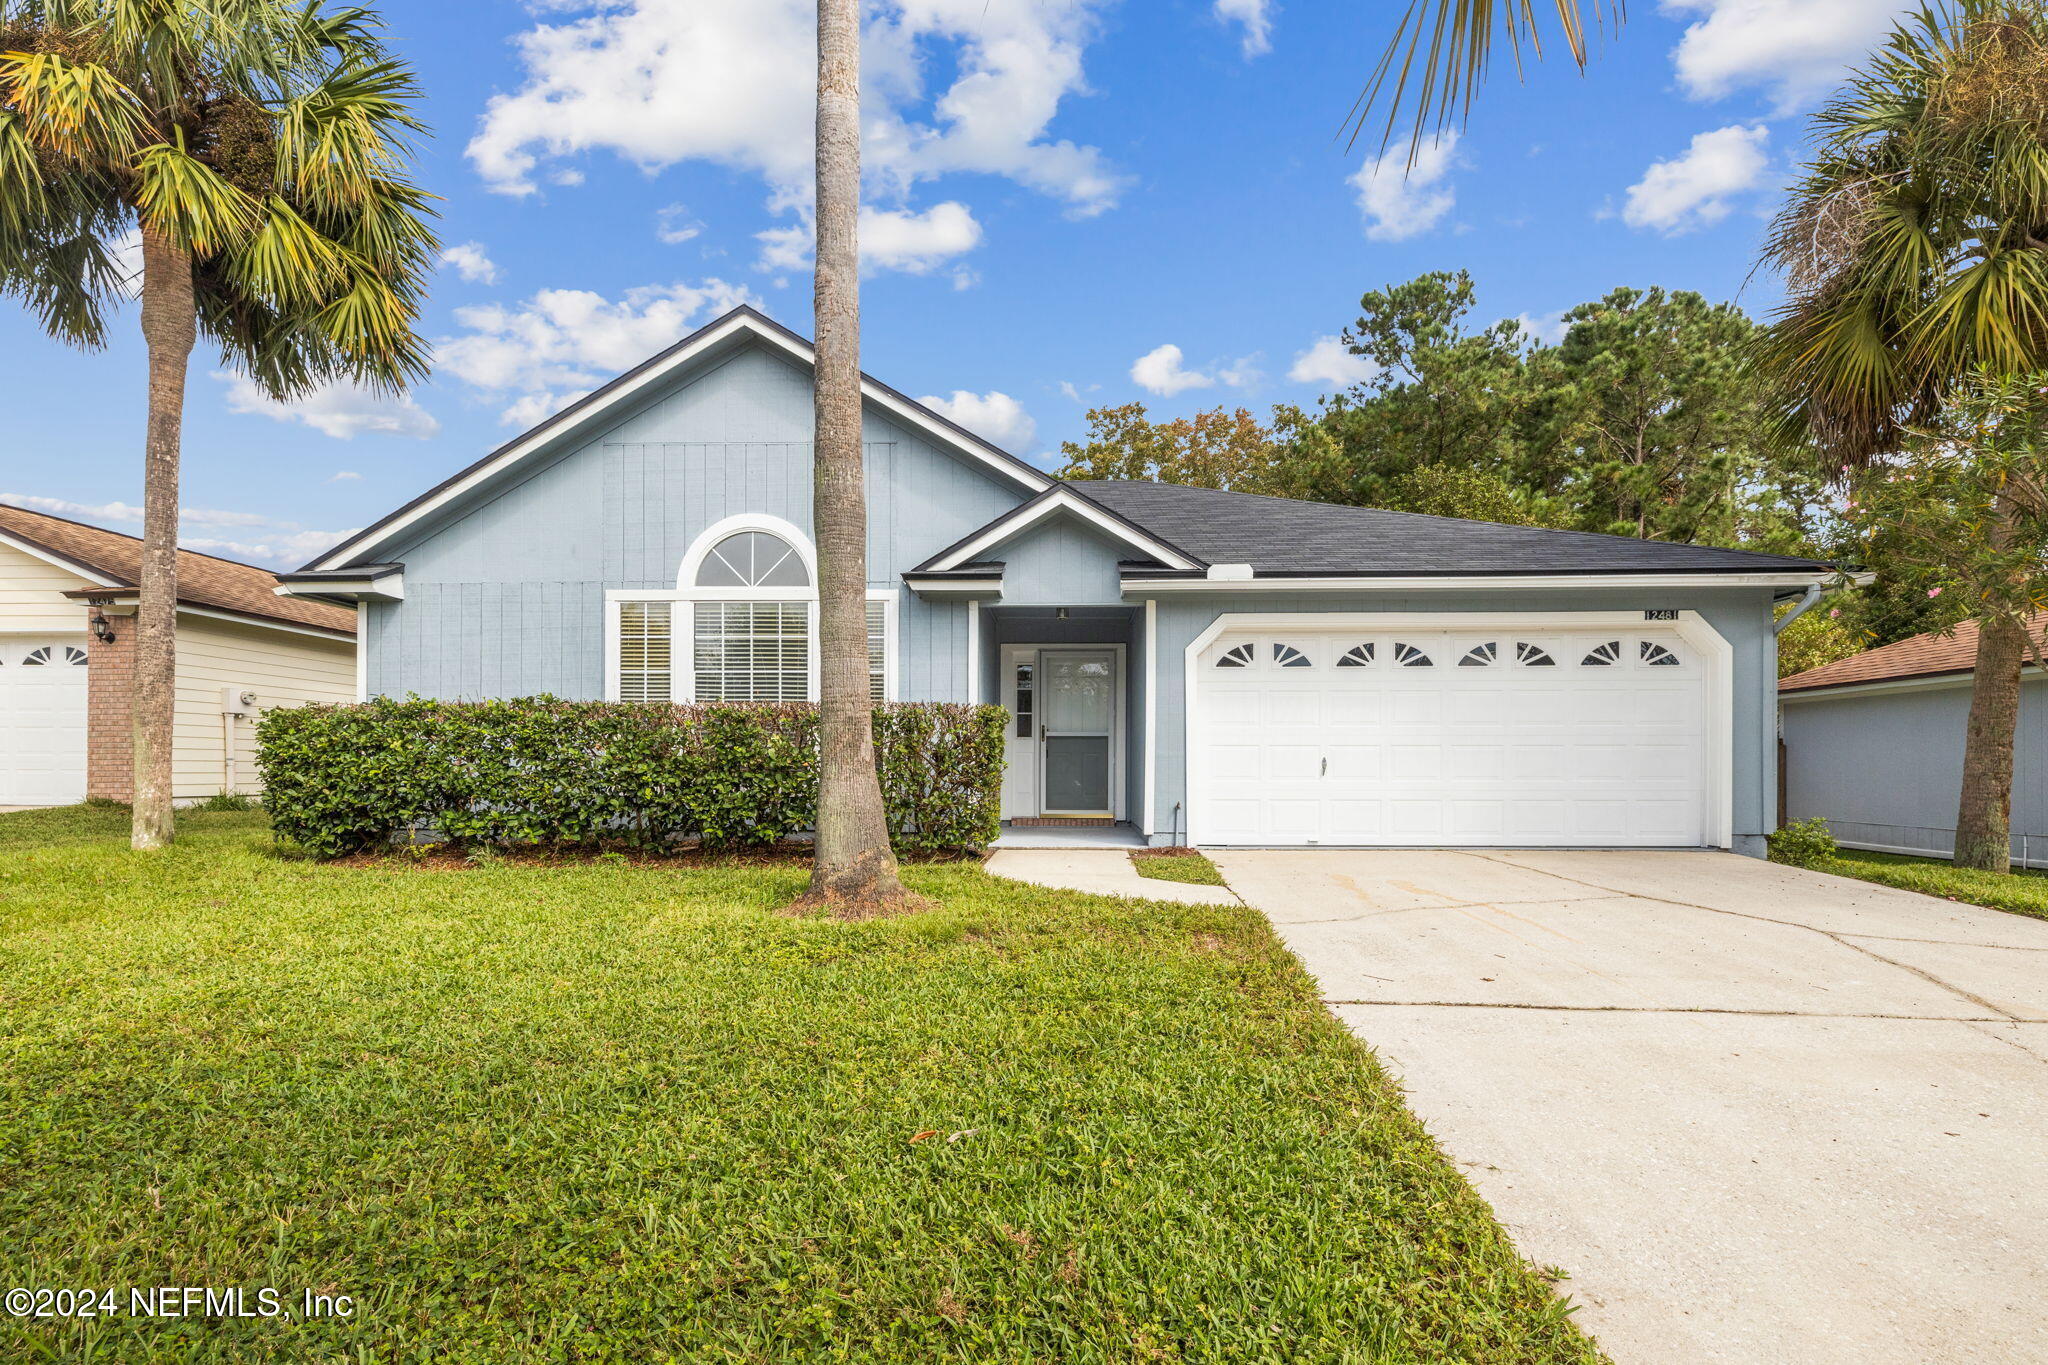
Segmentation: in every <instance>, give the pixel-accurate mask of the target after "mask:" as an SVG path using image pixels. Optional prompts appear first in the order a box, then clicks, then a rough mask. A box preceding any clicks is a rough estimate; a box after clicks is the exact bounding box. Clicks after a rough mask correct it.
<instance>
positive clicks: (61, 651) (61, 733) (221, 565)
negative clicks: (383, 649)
mask: <svg viewBox="0 0 2048 1365" xmlns="http://www.w3.org/2000/svg"><path fill="white" fill-rule="evenodd" d="M141 562H142V542H141V541H140V540H137V539H136V538H135V537H133V536H124V535H121V534H120V533H118V532H115V531H106V530H102V529H100V528H99V527H97V526H85V525H82V524H80V523H78V522H75V521H66V520H64V519H63V518H62V517H52V516H46V515H44V514H43V513H41V512H29V511H24V510H23V509H21V508H19V507H7V506H0V806H56V805H67V804H69V803H71V802H74V801H82V800H84V799H85V798H86V797H87V796H99V797H107V798H110V799H112V800H117V801H126V800H128V799H129V797H130V795H131V794H132V792H133V781H134V760H133V757H132V754H133V735H132V724H133V711H132V708H131V705H130V703H131V699H132V692H131V689H132V686H133V681H134V648H135V629H134V627H135V620H134V612H135V596H136V594H135V581H136V575H137V573H138V572H139V571H140V566H141ZM355 658H356V650H355V617H354V614H353V613H351V612H349V611H346V610H343V609H341V608H338V607H335V606H332V605H329V604H326V603H320V602H299V601H293V600H290V599H287V598H282V597H279V596H278V595H277V578H276V576H275V575H273V574H271V573H270V572H269V571H268V570H265V569H258V568H255V567H253V566H251V565H248V564H237V563H235V562H234V561H233V560H228V559H215V558H214V557H213V556H211V555H202V554H195V553H193V552H192V551H190V550H180V551H179V552H178V640H177V665H178V667H177V693H178V711H177V725H176V730H175V732H174V734H173V736H172V740H173V753H172V781H173V787H172V792H173V795H174V796H175V798H176V799H178V800H181V801H190V800H198V799H203V798H205V797H208V796H213V795H215V794H216V793H219V792H222V791H239V792H253V791H257V790H260V785H261V784H260V783H259V781H258V779H257V772H256V763H255V754H256V747H255V746H256V741H255V723H256V719H257V716H258V715H259V714H260V713H261V712H262V711H263V710H264V709H266V708H269V707H274V706H297V705H300V704H302V703H304V702H309V701H350V700H353V699H354V698H355V696H356V692H357V687H356V676H355V674H356V664H355Z"/></svg>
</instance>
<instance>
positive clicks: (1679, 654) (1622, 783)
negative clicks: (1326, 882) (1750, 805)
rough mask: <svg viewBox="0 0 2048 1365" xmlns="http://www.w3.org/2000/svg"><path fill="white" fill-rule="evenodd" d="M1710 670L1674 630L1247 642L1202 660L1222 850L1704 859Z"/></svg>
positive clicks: (1273, 637) (1209, 837)
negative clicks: (1635, 850)
mask: <svg viewBox="0 0 2048 1365" xmlns="http://www.w3.org/2000/svg"><path fill="white" fill-rule="evenodd" d="M1706 672H1707V669H1706V666H1705V661H1704V660H1703V659H1702V658H1701V657H1700V656H1699V654H1698V652H1697V651H1696V650H1694V649H1693V647H1692V646H1691V645H1690V644H1689V643H1687V642H1686V641H1685V640H1684V639H1682V638H1680V636H1679V634H1678V632H1677V631H1676V630H1673V629H1660V628H1656V627H1644V628H1638V629H1633V630H1625V629H1619V628H1617V627H1615V626H1612V625H1609V626H1606V627H1604V628H1599V629H1573V630H1563V631H1560V630H1557V629H1548V630H1543V629H1531V630H1528V631H1518V630H1515V629H1512V628H1509V629H1504V630H1493V631H1420V630H1406V631H1404V630H1400V629H1394V630H1373V631H1349V632H1338V631H1331V630H1327V629H1286V628H1279V627H1275V628H1273V629H1266V630H1260V629H1245V630H1234V631H1232V632H1230V633H1227V634H1225V635H1222V636H1220V637H1219V638H1218V639H1217V640H1216V641H1215V642H1214V643H1213V644H1212V645H1210V646H1209V647H1208V648H1207V649H1205V650H1204V651H1202V653H1201V654H1200V656H1199V657H1198V659H1197V661H1196V668H1195V678H1196V682H1195V686H1196V688H1197V690H1198V700H1197V705H1196V709H1195V729H1194V734H1193V737H1192V738H1193V745H1194V750H1195V752H1194V755H1193V757H1194V760H1195V762H1194V773H1193V777H1194V783H1195V788H1194V811H1193V816H1194V823H1195V826H1196V829H1195V834H1196V836H1197V837H1198V838H1199V839H1200V840H1201V841H1202V842H1203V843H1215V844H1331V845H1342V844H1367V845H1370V844H1394V845H1401V844H1421V845H1430V844H1443V845H1458V844H1466V845H1510V846H1521V845H1543V844H1559V845H1576V846H1603V845H1636V846H1651V847H1656V846H1696V845H1700V844H1703V843H1705V842H1706V841H1707V830H1708V825H1707V791H1708V785H1709V774H1708V770H1707V761H1706V747H1707V746H1706V734H1707V723H1706V721H1707V716H1706V706H1707V693H1708V688H1707V684H1706V676H1705V675H1706Z"/></svg>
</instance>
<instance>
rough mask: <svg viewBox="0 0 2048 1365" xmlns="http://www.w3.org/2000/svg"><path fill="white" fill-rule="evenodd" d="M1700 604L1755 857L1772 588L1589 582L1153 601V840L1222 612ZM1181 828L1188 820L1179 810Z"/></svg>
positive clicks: (1737, 828)
mask: <svg viewBox="0 0 2048 1365" xmlns="http://www.w3.org/2000/svg"><path fill="white" fill-rule="evenodd" d="M1647 608H1660V609H1661V608H1673V609H1678V610H1689V611H1697V612H1698V613H1699V614H1700V615H1701V617H1703V618H1704V619H1705V620H1706V621H1707V623H1708V624H1710V625H1711V626H1713V627H1714V629H1715V630H1716V631H1718V632H1720V634H1721V636H1722V637H1723V638H1724V639H1726V640H1727V641H1728V643H1729V644H1730V645H1731V646H1732V647H1733V651H1734V679H1733V685H1734V694H1735V695H1734V725H1733V737H1732V742H1733V746H1734V752H1733V756H1732V757H1733V762H1732V765H1731V766H1732V768H1733V773H1734V791H1733V796H1734V848H1735V850H1736V851H1737V852H1740V853H1747V854H1750V855H1752V856H1761V855H1762V854H1763V852H1764V846H1763V836H1764V835H1765V833H1766V832H1767V831H1768V830H1769V829H1771V828H1772V825H1771V824H1770V823H1769V822H1770V821H1771V819H1772V817H1773V815H1774V814H1775V807H1776V801H1777V735H1776V724H1775V722H1776V716H1775V714H1774V711H1775V708H1774V706H1773V704H1772V701H1773V698H1774V695H1775V689H1776V678H1777V657H1778V655H1777V637H1776V636H1775V635H1774V634H1772V632H1771V615H1770V594H1769V592H1768V591H1767V590H1765V589H1758V588H1718V589H1715V588H1702V589H1695V590H1691V591H1679V592H1672V591H1667V590H1659V591H1658V592H1656V593H1655V594H1654V596H1652V595H1650V594H1646V593H1644V592H1642V591H1640V590H1624V589H1600V588H1587V589H1580V590H1577V591H1563V590H1560V591H1548V590H1542V591H1516V592H1398V593H1357V594H1351V593H1342V594H1339V593H1320V592H1317V593H1306V592H1301V593H1286V592H1273V593H1265V592H1234V593H1220V592H1219V593H1216V594H1214V595H1210V594H1206V593H1204V594H1190V595H1186V596H1182V595H1175V596H1171V597H1161V598H1159V599H1158V632H1159V661H1158V667H1157V668H1156V669H1155V670H1153V672H1152V676H1153V678H1154V679H1156V683H1157V686H1158V690H1159V695H1158V699H1157V705H1158V716H1159V722H1158V734H1157V736H1156V738H1155V744H1156V747H1157V756H1156V759H1155V764H1156V767H1155V777H1154V781H1155V786H1154V793H1155V795H1154V802H1155V805H1154V812H1155V817H1156V826H1155V828H1156V830H1157V833H1156V834H1155V836H1154V837H1155V840H1160V841H1163V840H1164V839H1165V837H1167V835H1168V834H1169V833H1170V831H1171V830H1172V828H1173V826H1174V820H1175V814H1174V804H1175V803H1176V802H1180V803H1185V802H1186V801H1187V799H1188V793H1187V725H1186V710H1185V701H1186V690H1187V689H1186V675H1185V668H1184V664H1185V660H1186V657H1187V649H1188V646H1189V645H1190V644H1192V643H1193V642H1194V640H1195V639H1196V637H1197V636H1199V635H1201V633H1202V632H1203V631H1205V630H1207V629H1208V628H1209V626H1210V625H1211V624H1212V623H1213V622H1214V621H1215V620H1216V618H1217V617H1218V616H1219V615H1222V614H1223V613H1226V612H1317V613H1336V612H1507V611H1532V612H1537V611H1617V610H1619V611H1634V610H1637V609H1647ZM1179 820H1180V826H1181V828H1183V829H1185V828H1186V827H1187V812H1186V811H1185V809H1183V811H1182V812H1181V814H1180V816H1179Z"/></svg>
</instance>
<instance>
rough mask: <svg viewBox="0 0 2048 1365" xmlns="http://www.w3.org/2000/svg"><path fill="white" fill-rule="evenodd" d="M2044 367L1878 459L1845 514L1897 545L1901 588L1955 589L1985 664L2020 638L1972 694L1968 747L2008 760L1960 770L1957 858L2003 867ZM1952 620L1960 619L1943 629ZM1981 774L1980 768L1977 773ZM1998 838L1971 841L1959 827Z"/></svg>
mask: <svg viewBox="0 0 2048 1365" xmlns="http://www.w3.org/2000/svg"><path fill="white" fill-rule="evenodd" d="M2044 394H2048V375H2034V376H2021V377H2015V378H2007V379H1987V380H1983V381H1980V382H1978V383H1975V384H1973V385H1972V386H1970V387H1969V388H1968V389H1966V390H1965V391H1963V392H1962V393H1961V394H1959V395H1958V396H1957V397H1956V399H1955V401H1954V404H1953V406H1952V407H1951V409H1950V411H1949V412H1948V413H1947V414H1945V415H1944V417H1943V419H1942V420H1941V421H1940V422H1939V423H1938V424H1937V425H1936V426H1935V427H1934V428H1933V429H1931V430H1929V431H1927V432H1925V433H1921V434H1918V435H1916V436H1915V437H1913V438H1912V439H1909V440H1908V441H1907V443H1906V446H1905V449H1904V450H1902V451H1901V452H1899V453H1898V454H1895V455H1890V456H1886V457H1884V458H1883V459H1882V460H1881V461H1878V462H1876V463H1874V464H1872V465H1871V466H1870V467H1869V468H1868V469H1866V470H1865V471H1864V472H1863V473H1862V474H1860V475H1859V476H1858V477H1857V479H1856V480H1855V483H1854V485H1853V486H1854V490H1855V493H1854V496H1853V497H1852V498H1851V499H1850V502H1849V509H1850V516H1851V517H1852V518H1853V519H1854V522H1855V523H1856V524H1857V525H1858V526H1860V527H1862V528H1864V529H1865V531H1866V532H1867V533H1868V534H1871V535H1873V536H1874V535H1876V534H1878V533H1879V532H1880V531H1881V532H1882V533H1883V534H1885V535H1887V536H1889V537H1891V538H1892V539H1893V540H1894V542H1895V544H1896V547H1897V553H1896V557H1895V559H1894V561H1893V563H1894V573H1895V574H1896V576H1897V579H1898V582H1899V585H1900V587H1901V588H1903V589H1904V590H1906V591H1908V592H1917V593H1920V594H1923V595H1924V596H1925V597H1926V598H1928V599H1937V598H1949V599H1951V600H1953V601H1955V602H1956V603H1957V604H1958V607H1959V609H1960V612H1966V613H1967V614H1968V615H1969V616H1971V617H1974V618H1975V619H1976V621H1977V625H1978V640H1979V645H1978V651H1977V660H1978V666H1979V667H1980V668H1981V667H1983V666H1984V654H1985V650H1984V646H1983V644H1982V641H1983V639H1984V637H1986V636H1992V635H1995V636H1998V637H2000V638H2010V639H2014V640H2017V641H2018V647H2017V651H2016V654H2015V662H2014V664H2013V669H2012V675H2011V680H2010V681H2011V686H2009V687H2008V686H2005V685H2003V684H2004V681H2005V679H2003V678H2000V679H1995V680H1992V682H1993V685H1990V686H1986V685H1985V680H1984V679H1983V678H1981V677H1980V678H1979V679H1977V685H1976V688H1975V693H1974V695H1973V696H1972V698H1971V705H1970V722H1969V731H1968V740H1967V742H1968V745H1969V751H1970V752H1975V751H1977V750H1978V749H1980V748H1986V747H1993V746H1996V747H1997V748H1999V749H2002V751H2003V757H2004V765H2003V767H2002V769H1994V770H1993V771H1992V772H1991V773H1990V774H1989V777H1990V779H1991V780H1989V781H1984V782H1981V783H1979V784H1978V785H1976V786H1973V785H1972V784H1971V783H1970V781H1969V777H1970V771H1969V769H1968V767H1967V766H1966V767H1965V771H1964V777H1965V781H1964V785H1963V791H1962V809H1961V811H1960V812H1959V814H1958V819H1957V823H1956V856H1957V858H1958V859H1959V860H1960V859H1963V858H1964V857H1965V854H1966V852H1967V853H1968V855H1969V858H1970V862H1969V865H1970V866H1973V867H1992V868H1995V869H1996V870H1999V871H2004V870H2005V869H2006V868H2008V867H2009V866H2010V864H2011V845H2010V842H2009V833H2008V830H2007V828H2006V827H2007V822H2008V821H2007V817H2008V814H2009V812H2008V807H2009V806H2010V803H2011V798H2012V748H2011V746H2012V736H2013V731H2014V727H2015V726H2016V725H2017V723H2018V720H2019V676H2018V675H2019V670H2020V667H2021V666H2022V665H2023V664H2024V663H2025V661H2026V657H2027V655H2028V653H2029V652H2030V651H2032V650H2033V646H2032V645H2031V643H2030V641H2031V639H2032V631H2031V629H2030V628H2031V625H2032V623H2033V621H2034V619H2035V618H2036V617H2037V616H2038V615H2039V614H2040V613H2041V612H2042V611H2043V610H2044V609H2048V404H2044V403H2043V402H2042V397H2043V395H2044ZM1948 628H1949V629H1953V623H1951V624H1950V626H1949V627H1948ZM1980 776H1981V775H1980ZM1965 829H1970V830H1973V831H1977V833H1976V836H1975V837H1976V838H1977V839H1979V840H1983V839H1995V840H1996V843H1995V845H1993V846H1991V847H1985V846H1983V845H1982V844H1981V843H1979V844H1977V845H1975V846H1970V847H1967V848H1966V845H1965V843H1964V835H1963V832H1964V830H1965Z"/></svg>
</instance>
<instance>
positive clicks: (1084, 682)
mask: <svg viewBox="0 0 2048 1365" xmlns="http://www.w3.org/2000/svg"><path fill="white" fill-rule="evenodd" d="M1116 674H1117V668H1116V651H1115V650H1113V649H1047V650H1043V651H1041V652H1040V654H1039V668H1038V675H1039V676H1038V705H1039V714H1040V717H1041V719H1040V721H1039V730H1038V739H1039V785H1038V791H1039V798H1038V804H1039V810H1040V812H1041V813H1042V814H1045V815H1113V814H1114V813H1115V812H1114V809H1113V802H1112V799H1111V796H1110V784H1111V781H1112V778H1113V774H1114V771H1115V768H1116V762H1115V759H1116V719H1117V705H1116V702H1117V693H1116V690H1117V685H1118V679H1117V676H1116Z"/></svg>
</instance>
